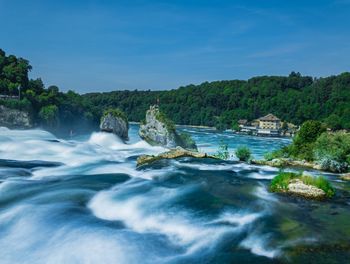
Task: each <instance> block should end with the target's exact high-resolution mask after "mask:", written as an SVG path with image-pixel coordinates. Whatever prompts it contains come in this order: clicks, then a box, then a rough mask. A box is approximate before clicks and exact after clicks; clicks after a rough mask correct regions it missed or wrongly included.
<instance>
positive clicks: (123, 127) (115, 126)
mask: <svg viewBox="0 0 350 264" xmlns="http://www.w3.org/2000/svg"><path fill="white" fill-rule="evenodd" d="M100 129H101V131H103V132H108V133H113V134H116V135H117V136H119V137H120V138H121V139H123V140H129V135H128V131H129V122H128V118H127V117H126V115H125V114H124V113H123V112H122V111H120V110H119V109H109V110H107V111H105V112H104V114H103V116H102V118H101V123H100Z"/></svg>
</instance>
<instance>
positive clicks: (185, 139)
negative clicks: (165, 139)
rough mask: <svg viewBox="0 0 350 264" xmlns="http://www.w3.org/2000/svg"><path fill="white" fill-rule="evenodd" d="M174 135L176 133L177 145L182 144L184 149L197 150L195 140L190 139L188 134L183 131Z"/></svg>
mask: <svg viewBox="0 0 350 264" xmlns="http://www.w3.org/2000/svg"><path fill="white" fill-rule="evenodd" d="M176 135H177V138H176V141H177V144H178V145H179V146H183V147H184V148H186V149H190V150H195V151H197V145H196V142H195V141H194V140H193V139H192V137H191V135H190V134H188V133H184V132H183V133H180V134H176Z"/></svg>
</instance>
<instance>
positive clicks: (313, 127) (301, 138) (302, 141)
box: [287, 120, 326, 161]
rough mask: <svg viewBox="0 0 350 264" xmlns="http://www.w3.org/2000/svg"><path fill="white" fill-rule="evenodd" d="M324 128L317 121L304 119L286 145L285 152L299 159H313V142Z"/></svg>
mask: <svg viewBox="0 0 350 264" xmlns="http://www.w3.org/2000/svg"><path fill="white" fill-rule="evenodd" d="M325 130H326V128H325V127H324V126H323V125H322V123H321V122H319V121H314V120H309V121H306V122H305V123H303V125H302V126H301V128H300V130H299V131H298V133H297V134H296V136H295V137H294V139H293V143H292V144H291V145H290V146H289V147H288V149H287V153H288V154H289V156H291V157H293V158H297V159H300V160H308V161H312V160H314V151H313V148H314V143H315V141H316V139H317V138H318V137H319V136H320V135H321V134H322V133H323V132H324V131H325Z"/></svg>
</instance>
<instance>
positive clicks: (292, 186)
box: [287, 179, 326, 199]
mask: <svg viewBox="0 0 350 264" xmlns="http://www.w3.org/2000/svg"><path fill="white" fill-rule="evenodd" d="M287 192H288V193H291V194H295V195H299V196H303V197H306V198H310V199H322V198H324V197H325V196H326V193H325V192H324V191H323V190H321V189H319V188H317V187H315V186H312V185H307V184H305V183H303V182H302V181H301V180H299V179H294V180H291V182H290V183H289V184H288V191H287Z"/></svg>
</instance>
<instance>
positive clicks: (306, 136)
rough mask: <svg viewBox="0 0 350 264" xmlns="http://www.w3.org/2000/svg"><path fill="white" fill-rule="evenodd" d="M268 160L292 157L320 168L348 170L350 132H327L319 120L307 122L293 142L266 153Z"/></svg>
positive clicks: (334, 170) (337, 170)
mask: <svg viewBox="0 0 350 264" xmlns="http://www.w3.org/2000/svg"><path fill="white" fill-rule="evenodd" d="M264 158H265V159H266V160H267V161H271V160H273V159H284V158H291V159H293V160H306V161H308V162H311V163H314V164H318V165H319V167H320V169H322V170H325V171H331V172H346V171H347V170H348V168H349V164H350V134H349V133H347V132H342V131H339V132H326V129H325V127H324V126H323V125H322V124H321V123H320V122H319V121H307V122H305V123H304V124H303V125H302V126H301V128H300V131H299V132H298V133H297V135H296V136H295V138H294V139H293V142H292V143H291V144H290V145H289V146H286V147H283V148H281V149H279V150H276V151H274V152H272V153H267V154H265V156H264Z"/></svg>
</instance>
